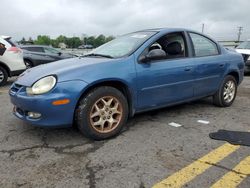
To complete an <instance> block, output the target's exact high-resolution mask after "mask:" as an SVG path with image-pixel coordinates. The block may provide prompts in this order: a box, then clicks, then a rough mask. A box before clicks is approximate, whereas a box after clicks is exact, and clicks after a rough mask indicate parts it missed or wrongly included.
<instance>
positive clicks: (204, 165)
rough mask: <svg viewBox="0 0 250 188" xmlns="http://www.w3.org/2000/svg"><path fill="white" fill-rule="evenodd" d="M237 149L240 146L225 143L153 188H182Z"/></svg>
mask: <svg viewBox="0 0 250 188" xmlns="http://www.w3.org/2000/svg"><path fill="white" fill-rule="evenodd" d="M239 148H240V146H234V145H231V144H228V143H226V144H224V145H222V146H220V147H218V148H216V149H214V150H213V151H211V152H210V153H208V154H207V155H205V156H203V157H201V158H200V159H198V160H196V161H194V162H193V163H191V164H190V165H188V166H186V167H184V168H183V169H181V170H180V171H178V172H176V173H174V174H173V175H171V176H169V177H167V178H166V179H164V180H162V181H161V182H159V183H157V184H156V185H154V186H153V188H166V187H182V186H183V185H185V184H186V183H188V182H190V181H191V180H193V179H194V178H195V177H196V176H198V175H200V174H202V173H203V172H204V171H205V170H207V169H208V168H210V167H212V166H213V164H216V163H218V162H220V161H221V160H223V159H224V158H225V157H227V156H228V155H230V154H231V153H233V152H234V151H236V150H237V149H239Z"/></svg>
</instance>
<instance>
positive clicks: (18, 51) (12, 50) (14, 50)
mask: <svg viewBox="0 0 250 188" xmlns="http://www.w3.org/2000/svg"><path fill="white" fill-rule="evenodd" d="M7 51H9V52H13V53H21V52H22V50H21V49H20V48H17V47H14V46H12V47H10V48H8V50H7Z"/></svg>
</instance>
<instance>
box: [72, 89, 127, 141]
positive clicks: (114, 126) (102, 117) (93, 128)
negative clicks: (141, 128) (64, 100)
mask: <svg viewBox="0 0 250 188" xmlns="http://www.w3.org/2000/svg"><path fill="white" fill-rule="evenodd" d="M75 117H76V123H77V126H78V128H79V130H80V131H81V133H83V134H84V135H85V136H87V137H88V138H91V139H94V140H103V139H107V138H111V137H114V136H116V135H118V134H119V133H120V131H121V130H122V127H123V126H124V124H125V123H126V122H127V118H128V103H127V100H126V98H125V96H124V95H123V94H122V93H121V92H120V91H119V90H117V89H116V88H113V87H109V86H101V87H98V88H95V89H93V90H92V91H90V92H89V93H88V94H87V95H86V96H85V97H84V98H82V99H81V100H80V102H79V104H78V107H77V109H76V112H75Z"/></svg>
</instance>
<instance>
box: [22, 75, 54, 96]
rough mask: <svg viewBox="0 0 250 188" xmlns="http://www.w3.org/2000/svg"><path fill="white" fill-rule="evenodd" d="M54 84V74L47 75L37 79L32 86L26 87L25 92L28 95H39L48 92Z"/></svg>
mask: <svg viewBox="0 0 250 188" xmlns="http://www.w3.org/2000/svg"><path fill="white" fill-rule="evenodd" d="M55 85H56V78H55V77H54V76H47V77H44V78H41V79H40V80H38V81H37V82H36V83H35V84H33V86H32V87H27V88H26V92H27V93H28V94H29V95H40V94H44V93H47V92H49V91H50V90H51V89H52V88H53V87H54V86H55Z"/></svg>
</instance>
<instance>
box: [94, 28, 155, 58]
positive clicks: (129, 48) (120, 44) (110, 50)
mask: <svg viewBox="0 0 250 188" xmlns="http://www.w3.org/2000/svg"><path fill="white" fill-rule="evenodd" d="M155 33H156V32H154V31H143V32H135V33H130V34H126V35H123V36H120V37H117V38H116V39H114V40H112V41H110V42H107V43H105V44H103V45H102V46H100V47H98V48H96V49H95V50H93V51H92V52H91V53H95V54H102V55H108V56H112V57H113V58H120V57H123V56H127V55H130V54H131V53H132V52H134V51H135V50H136V49H137V48H138V47H139V46H140V45H142V44H143V43H144V42H145V41H146V40H148V39H149V38H150V37H151V36H153V35H154V34H155Z"/></svg>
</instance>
